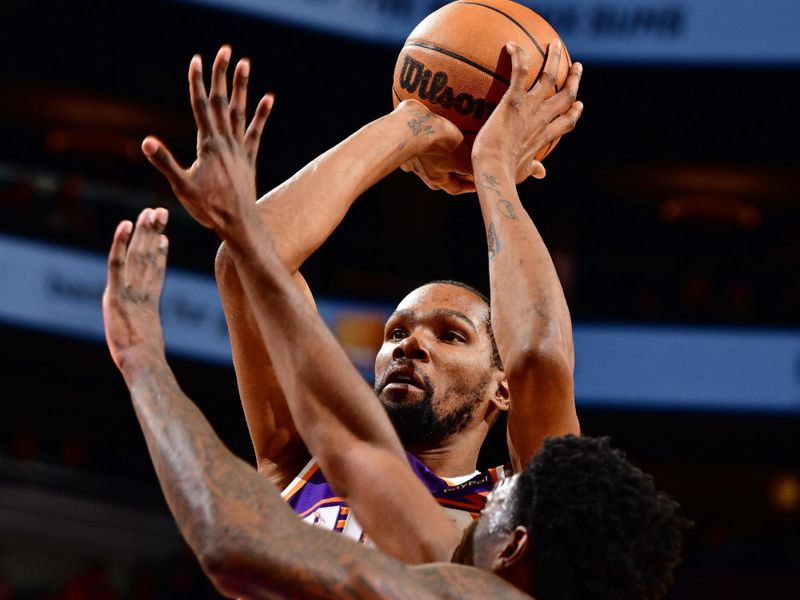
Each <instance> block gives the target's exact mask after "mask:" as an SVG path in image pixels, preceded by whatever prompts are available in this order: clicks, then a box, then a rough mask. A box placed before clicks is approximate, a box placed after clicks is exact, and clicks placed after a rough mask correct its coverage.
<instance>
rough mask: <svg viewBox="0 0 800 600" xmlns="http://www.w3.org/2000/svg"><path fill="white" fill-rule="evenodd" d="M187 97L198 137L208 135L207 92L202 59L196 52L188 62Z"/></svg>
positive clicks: (209, 129) (210, 127)
mask: <svg viewBox="0 0 800 600" xmlns="http://www.w3.org/2000/svg"><path fill="white" fill-rule="evenodd" d="M189 99H190V101H191V103H192V113H194V122H195V123H196V124H197V135H198V137H200V138H202V137H203V136H206V135H209V134H210V133H211V131H212V126H211V116H210V115H209V113H208V94H206V86H205V84H204V83H203V61H202V60H201V58H200V56H199V55H198V54H195V55H194V56H193V57H192V62H190V63H189Z"/></svg>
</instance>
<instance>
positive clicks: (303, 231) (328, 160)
mask: <svg viewBox="0 0 800 600" xmlns="http://www.w3.org/2000/svg"><path fill="white" fill-rule="evenodd" d="M414 118H415V117H413V116H412V115H410V114H409V111H408V110H406V109H404V108H403V107H400V108H398V109H397V110H395V111H394V112H392V113H390V114H388V115H386V116H384V117H381V118H379V119H377V120H375V121H373V122H371V123H369V124H368V125H365V126H364V127H362V128H361V129H359V130H358V131H357V132H355V133H354V134H352V135H351V136H350V137H348V138H347V139H346V140H344V141H342V142H341V143H339V144H338V145H336V146H334V147H333V148H331V149H330V150H328V151H327V152H325V153H324V154H322V155H321V156H319V157H317V158H316V159H314V160H313V161H312V162H311V163H309V164H308V165H306V166H305V167H304V168H303V169H301V170H300V171H299V172H298V173H296V174H295V175H294V176H293V177H291V178H290V179H289V180H287V181H285V182H284V183H282V184H281V185H279V186H278V187H276V188H275V189H273V190H272V191H270V192H269V193H268V194H266V195H265V196H263V197H262V198H261V199H260V200H259V201H258V203H257V206H258V214H259V216H260V218H261V220H262V222H263V223H264V224H265V225H267V226H268V227H269V229H270V230H271V231H275V232H280V236H278V237H276V238H275V240H274V243H275V248H276V250H277V252H278V255H279V256H280V257H281V260H282V261H283V264H284V265H285V266H286V268H287V269H289V271H290V272H294V271H296V270H297V269H299V268H300V266H301V265H302V264H303V262H305V260H306V259H307V258H308V257H309V256H311V255H312V254H313V253H314V252H315V251H316V250H317V249H318V248H319V247H320V246H321V245H322V243H323V242H324V241H325V240H326V239H327V238H328V237H329V236H330V234H331V233H332V232H333V231H334V229H336V227H337V226H338V225H339V223H341V221H342V219H343V218H344V216H345V214H346V213H347V211H348V210H349V209H350V207H351V206H352V204H353V202H355V200H356V198H358V197H359V196H361V194H363V193H364V192H365V191H366V190H367V189H369V188H370V187H372V186H373V185H374V184H375V183H377V182H378V181H380V180H381V179H383V178H384V177H385V176H386V175H388V174H389V173H391V172H392V171H394V170H396V169H397V168H398V167H399V166H400V165H401V164H403V163H405V162H407V161H408V160H410V159H411V158H412V157H414V156H416V155H417V154H419V153H421V152H423V151H425V150H426V149H427V148H428V147H429V146H430V144H431V142H432V136H431V134H430V133H427V132H426V131H424V130H422V129H420V128H419V127H414V126H412V125H411V124H410V121H412V120H413V119H414Z"/></svg>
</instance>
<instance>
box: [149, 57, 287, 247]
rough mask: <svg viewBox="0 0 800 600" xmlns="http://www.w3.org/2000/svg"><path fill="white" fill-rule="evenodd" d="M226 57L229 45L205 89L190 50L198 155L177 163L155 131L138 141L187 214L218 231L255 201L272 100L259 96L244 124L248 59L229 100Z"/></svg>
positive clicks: (236, 75) (196, 59) (199, 64)
mask: <svg viewBox="0 0 800 600" xmlns="http://www.w3.org/2000/svg"><path fill="white" fill-rule="evenodd" d="M230 60H231V49H230V47H228V46H223V47H222V48H220V50H219V52H217V57H216V59H215V60H214V66H213V68H212V70H211V92H210V93H209V94H207V93H206V88H205V84H204V83H203V64H202V61H201V59H200V56H194V57H193V58H192V61H191V63H189V96H190V98H191V103H192V112H193V113H194V120H195V123H196V124H197V158H196V159H195V161H194V163H193V164H192V166H191V167H189V168H188V169H183V168H182V167H180V166H179V165H178V163H177V162H176V161H175V159H174V158H173V156H172V153H171V152H170V151H169V149H167V147H166V146H165V145H164V144H163V143H162V142H161V141H160V140H158V139H157V138H155V137H152V136H149V137H147V138H145V140H144V142H143V143H142V151H143V152H144V153H145V155H146V156H147V158H148V160H149V161H150V162H151V163H152V164H153V165H154V166H155V167H156V168H157V169H158V170H159V171H161V172H162V173H163V174H164V175H165V176H166V178H167V179H168V180H169V182H170V184H171V185H172V189H173V191H174V192H175V195H176V196H177V198H178V200H180V202H181V204H183V206H184V208H186V210H187V211H188V212H189V214H190V215H192V217H194V218H195V220H197V221H198V222H199V223H200V224H201V225H203V226H205V227H209V228H211V229H214V230H215V231H217V232H218V233H219V232H220V231H221V229H222V228H224V227H225V225H226V224H228V223H229V222H230V220H231V218H232V217H235V216H236V215H237V214H238V211H239V210H241V207H242V203H248V204H254V203H255V201H256V181H255V161H256V154H257V153H258V145H259V141H260V139H261V132H262V131H263V129H264V125H265V123H266V122H267V118H268V117H269V113H270V111H271V110H272V104H273V100H274V99H273V96H272V95H270V94H266V95H265V96H264V97H263V98H261V101H260V102H259V104H258V108H256V113H255V116H254V117H253V120H252V121H251V122H250V125H249V127H247V130H245V121H246V108H247V81H248V78H249V75H250V62H249V61H248V60H247V59H242V60H240V61H239V62H238V64H237V65H236V69H235V71H234V74H233V92H232V94H231V97H230V100H229V99H228V84H227V71H228V64H229V63H230Z"/></svg>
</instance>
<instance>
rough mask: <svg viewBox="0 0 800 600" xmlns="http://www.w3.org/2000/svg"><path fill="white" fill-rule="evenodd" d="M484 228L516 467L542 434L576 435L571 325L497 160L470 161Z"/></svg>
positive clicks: (544, 255)
mask: <svg viewBox="0 0 800 600" xmlns="http://www.w3.org/2000/svg"><path fill="white" fill-rule="evenodd" d="M474 164H475V175H476V185H477V189H478V194H479V198H480V204H481V211H482V213H483V217H484V221H485V224H486V232H487V241H488V246H489V276H490V285H491V297H492V327H493V329H494V333H495V338H496V341H497V347H498V350H499V352H500V357H501V359H502V360H503V365H504V368H505V371H506V376H507V379H508V384H509V390H510V392H511V405H510V408H509V414H508V443H509V451H510V453H511V459H512V463H513V465H514V467H515V468H522V467H524V465H525V464H526V463H527V462H528V461H529V460H530V458H531V457H532V456H533V455H534V454H535V453H536V452H537V451H538V450H539V448H541V445H542V443H544V440H545V438H546V437H548V436H557V435H565V434H567V433H574V434H579V433H580V426H579V424H578V417H577V413H576V411H575V398H574V390H573V388H574V384H573V370H574V350H573V341H572V325H571V322H570V316H569V310H568V308H567V303H566V300H565V298H564V294H563V291H562V289H561V284H560V282H559V280H558V275H557V274H556V270H555V267H554V266H553V263H552V260H551V259H550V256H549V254H548V252H547V248H546V247H545V245H544V242H543V240H542V239H541V237H540V235H539V232H538V231H537V230H536V227H535V226H534V224H533V222H532V221H531V219H530V217H529V215H528V213H527V212H526V211H525V209H524V208H523V207H522V204H521V203H520V201H519V196H518V194H517V190H516V186H515V185H514V181H513V179H512V177H511V175H510V174H509V173H507V171H505V170H504V168H503V165H502V163H500V162H497V161H489V160H487V161H476V162H475V163H474Z"/></svg>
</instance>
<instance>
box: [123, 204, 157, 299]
mask: <svg viewBox="0 0 800 600" xmlns="http://www.w3.org/2000/svg"><path fill="white" fill-rule="evenodd" d="M153 215H154V211H153V209H152V208H145V209H144V210H143V211H142V212H140V213H139V217H138V218H137V219H136V226H135V227H134V229H133V234H132V235H131V240H130V243H129V244H128V256H127V259H126V266H125V283H126V285H129V286H130V285H133V286H138V285H141V282H142V275H143V268H142V266H143V264H144V262H145V261H144V256H145V254H146V252H147V245H148V243H147V242H148V238H149V237H150V235H151V234H152V219H153Z"/></svg>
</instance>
